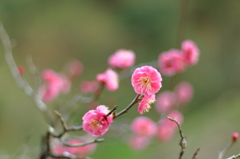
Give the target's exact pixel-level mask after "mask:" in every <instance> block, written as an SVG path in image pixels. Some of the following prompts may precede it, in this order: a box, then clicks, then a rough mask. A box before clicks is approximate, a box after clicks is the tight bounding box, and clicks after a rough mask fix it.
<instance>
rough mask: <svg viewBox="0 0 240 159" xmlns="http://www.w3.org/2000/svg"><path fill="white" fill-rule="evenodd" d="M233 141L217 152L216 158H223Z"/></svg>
mask: <svg viewBox="0 0 240 159" xmlns="http://www.w3.org/2000/svg"><path fill="white" fill-rule="evenodd" d="M234 143H235V141H232V142H231V143H230V144H228V145H227V146H226V147H225V148H224V149H223V150H222V151H221V152H219V154H218V159H223V157H224V155H225V154H226V152H227V151H228V150H229V149H230V148H231V147H232V146H233V144H234Z"/></svg>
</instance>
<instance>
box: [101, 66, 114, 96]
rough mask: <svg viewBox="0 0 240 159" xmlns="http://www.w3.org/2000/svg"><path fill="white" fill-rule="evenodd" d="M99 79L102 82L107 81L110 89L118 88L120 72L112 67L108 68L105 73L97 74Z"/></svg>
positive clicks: (107, 86)
mask: <svg viewBox="0 0 240 159" xmlns="http://www.w3.org/2000/svg"><path fill="white" fill-rule="evenodd" d="M97 80H98V82H100V83H105V85H106V88H107V89H108V90H109V91H115V90H117V89H118V74H117V73H116V72H115V71H113V70H112V69H110V68H109V69H107V70H106V71H105V72H104V73H102V74H98V75H97Z"/></svg>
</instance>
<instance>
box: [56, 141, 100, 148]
mask: <svg viewBox="0 0 240 159" xmlns="http://www.w3.org/2000/svg"><path fill="white" fill-rule="evenodd" d="M59 140H60V141H61V143H62V144H63V145H64V146H68V147H80V146H86V145H90V144H95V143H101V142H103V141H104V139H95V140H93V141H90V142H85V143H81V144H75V145H72V144H69V143H67V142H66V141H63V140H62V139H59Z"/></svg>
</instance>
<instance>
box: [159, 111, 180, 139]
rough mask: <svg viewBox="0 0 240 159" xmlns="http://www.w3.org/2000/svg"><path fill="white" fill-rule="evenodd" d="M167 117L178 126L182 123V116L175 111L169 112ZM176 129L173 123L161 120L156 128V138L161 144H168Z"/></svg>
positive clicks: (164, 119) (165, 119)
mask: <svg viewBox="0 0 240 159" xmlns="http://www.w3.org/2000/svg"><path fill="white" fill-rule="evenodd" d="M168 117H171V118H173V119H175V120H176V121H178V122H179V124H181V123H182V122H183V116H182V114H181V113H180V112H178V111H177V110H174V111H172V112H170V113H169V114H168ZM177 128H178V127H177V124H176V123H175V122H174V121H171V120H169V119H167V118H163V119H161V120H160V121H159V125H158V126H157V137H158V138H159V140H161V141H163V142H168V141H170V140H171V139H172V137H173V135H174V133H175V131H176V130H177Z"/></svg>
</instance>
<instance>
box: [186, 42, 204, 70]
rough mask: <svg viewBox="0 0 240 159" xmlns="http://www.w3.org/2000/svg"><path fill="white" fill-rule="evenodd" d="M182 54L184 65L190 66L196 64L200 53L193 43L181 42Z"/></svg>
mask: <svg viewBox="0 0 240 159" xmlns="http://www.w3.org/2000/svg"><path fill="white" fill-rule="evenodd" d="M182 54H183V58H184V60H185V63H187V64H188V65H190V66H191V65H196V64H197V62H198V57H199V54H200V52H199V49H198V47H197V45H196V44H195V43H194V42H193V41H191V40H185V41H183V42H182Z"/></svg>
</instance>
